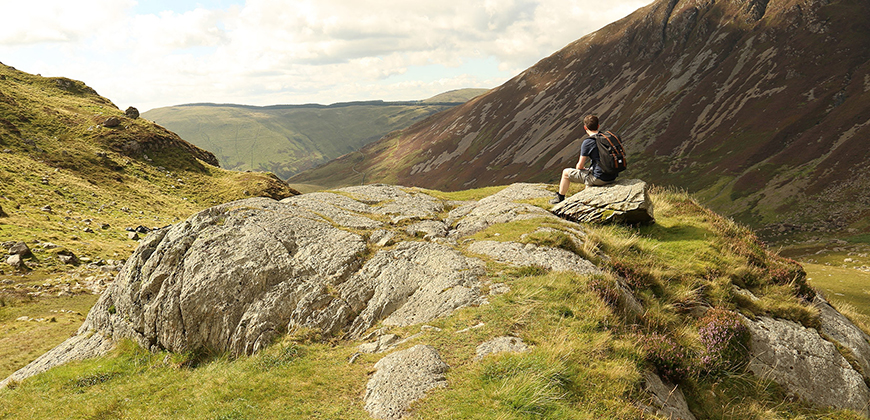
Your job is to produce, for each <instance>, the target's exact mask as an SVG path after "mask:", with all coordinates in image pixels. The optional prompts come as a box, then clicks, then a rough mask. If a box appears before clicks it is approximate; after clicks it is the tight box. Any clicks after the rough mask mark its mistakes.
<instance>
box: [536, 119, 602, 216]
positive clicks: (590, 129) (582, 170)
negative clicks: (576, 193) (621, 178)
mask: <svg viewBox="0 0 870 420" xmlns="http://www.w3.org/2000/svg"><path fill="white" fill-rule="evenodd" d="M583 129H585V130H586V134H587V136H586V137H585V138H584V139H583V143H582V144H581V145H580V160H579V161H578V162H577V167H576V168H565V170H563V171H562V180H561V181H560V182H559V192H558V193H557V194H556V198H554V199H552V200H550V204H557V203H560V202H562V200H564V199H565V194H567V193H568V187H569V186H570V185H571V182H572V181H573V182H583V183H585V184H586V185H589V186H601V185H607V184H610V183H611V182H613V181H615V180H616V176H617V175H616V174H607V173H604V171H603V170H602V169H601V166H600V165H599V162H600V159H599V157H598V146H597V145H596V143H595V135H596V134H598V117H597V116H595V115H587V116H586V118H583ZM587 162H591V163H592V165H591V166H589V169H586V163H587Z"/></svg>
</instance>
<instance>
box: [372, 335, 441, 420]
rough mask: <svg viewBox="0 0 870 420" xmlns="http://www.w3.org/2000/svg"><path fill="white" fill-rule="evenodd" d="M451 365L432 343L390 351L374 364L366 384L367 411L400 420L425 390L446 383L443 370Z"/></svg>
mask: <svg viewBox="0 0 870 420" xmlns="http://www.w3.org/2000/svg"><path fill="white" fill-rule="evenodd" d="M449 368H450V367H449V366H448V365H447V364H446V363H444V361H442V360H441V357H440V355H439V354H438V351H437V350H435V349H434V348H433V347H431V346H427V345H422V344H421V345H417V346H414V347H411V348H409V349H407V350H402V351H397V352H395V353H391V354H389V355H387V356H386V357H384V358H383V359H381V360H380V361H378V362H377V363H376V364H375V373H374V374H373V375H372V377H371V379H369V381H368V383H367V384H366V392H365V397H364V398H363V400H364V401H365V410H366V411H368V413H369V414H370V415H371V416H372V417H374V418H376V419H389V420H393V419H400V418H402V417H403V416H404V415H405V414H407V409H408V407H410V406H411V404H412V403H413V402H415V401H417V400H419V399H421V398H423V397H424V396H425V395H426V392H428V391H430V390H432V389H435V388H443V387H446V386H447V380H446V379H445V377H444V373H445V372H447V370H448V369H449Z"/></svg>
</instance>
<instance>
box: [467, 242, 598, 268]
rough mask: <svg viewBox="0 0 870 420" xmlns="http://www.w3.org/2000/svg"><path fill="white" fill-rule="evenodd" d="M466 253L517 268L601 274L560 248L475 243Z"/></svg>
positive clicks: (591, 265)
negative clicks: (480, 255) (534, 266)
mask: <svg viewBox="0 0 870 420" xmlns="http://www.w3.org/2000/svg"><path fill="white" fill-rule="evenodd" d="M468 251H469V252H473V253H476V254H483V255H487V256H489V257H491V258H493V259H495V260H496V261H499V262H502V263H506V264H510V265H513V266H518V267H522V266H530V265H536V266H540V267H543V268H546V269H548V270H552V271H573V272H575V273H578V274H595V273H600V272H601V270H600V269H598V267H596V266H595V265H593V264H592V263H591V262H589V261H586V260H585V259H583V258H582V257H580V256H579V255H577V254H575V253H573V252H570V251H567V250H564V249H561V248H550V247H543V246H537V245H534V244H521V243H517V242H497V241H476V242H473V243H471V245H469V246H468Z"/></svg>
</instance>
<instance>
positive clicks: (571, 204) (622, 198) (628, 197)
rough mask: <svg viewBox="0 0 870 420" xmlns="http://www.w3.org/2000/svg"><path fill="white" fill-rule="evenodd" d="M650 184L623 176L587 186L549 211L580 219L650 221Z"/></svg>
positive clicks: (629, 221)
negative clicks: (615, 179) (614, 180)
mask: <svg viewBox="0 0 870 420" xmlns="http://www.w3.org/2000/svg"><path fill="white" fill-rule="evenodd" d="M647 189H648V187H647V184H646V182H643V181H641V180H639V179H621V180H618V181H616V182H614V183H612V184H608V185H604V186H601V187H590V186H587V187H586V188H585V189H584V190H583V191H580V192H578V193H577V194H574V195H572V196H571V197H569V198H567V199H565V201H562V202H561V203H559V204H556V205H555V206H554V207H553V208H552V209H551V210H550V211H552V212H553V214H555V215H557V216H559V217H563V218H566V219H568V220H573V221H575V222H580V223H610V222H615V223H648V222H652V221H653V220H654V217H653V203H652V200H650V197H649V194H648V192H647Z"/></svg>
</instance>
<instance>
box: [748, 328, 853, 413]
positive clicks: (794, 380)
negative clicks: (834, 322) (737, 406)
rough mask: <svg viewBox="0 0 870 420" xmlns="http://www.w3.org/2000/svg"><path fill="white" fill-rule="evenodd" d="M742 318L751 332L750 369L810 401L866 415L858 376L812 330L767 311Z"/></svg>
mask: <svg viewBox="0 0 870 420" xmlns="http://www.w3.org/2000/svg"><path fill="white" fill-rule="evenodd" d="M743 321H744V324H745V325H746V326H747V327H748V328H749V331H750V333H751V337H752V338H751V347H750V348H751V356H750V358H749V366H748V368H749V370H750V371H751V372H752V373H753V374H755V375H756V376H758V377H761V378H766V379H769V380H772V381H774V382H776V383H778V384H779V385H780V386H782V387H783V388H785V389H786V390H787V391H788V392H790V393H792V394H794V395H797V396H798V397H800V398H802V399H804V400H806V401H809V402H811V403H813V404H818V405H821V406H830V407H834V408H838V409H850V410H855V411H857V412H858V413H860V414H862V415H863V416H865V417H867V416H870V409H868V406H867V401H870V388H868V387H867V385H866V384H865V383H864V378H863V377H862V376H861V374H860V373H858V372H857V371H855V369H853V368H852V366H851V365H849V362H848V361H847V360H846V359H845V358H844V357H843V356H842V355H841V354H840V352H838V351H837V348H836V347H835V346H834V345H833V344H832V343H830V342H828V341H826V340H824V339H823V338H822V337H821V336H820V335H819V333H818V332H817V331H816V330H814V329H810V328H806V327H804V326H802V325H799V324H797V323H795V322H792V321H787V320H781V319H773V318H769V317H758V319H757V320H755V321H752V320H749V319H746V318H744V320H743Z"/></svg>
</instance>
